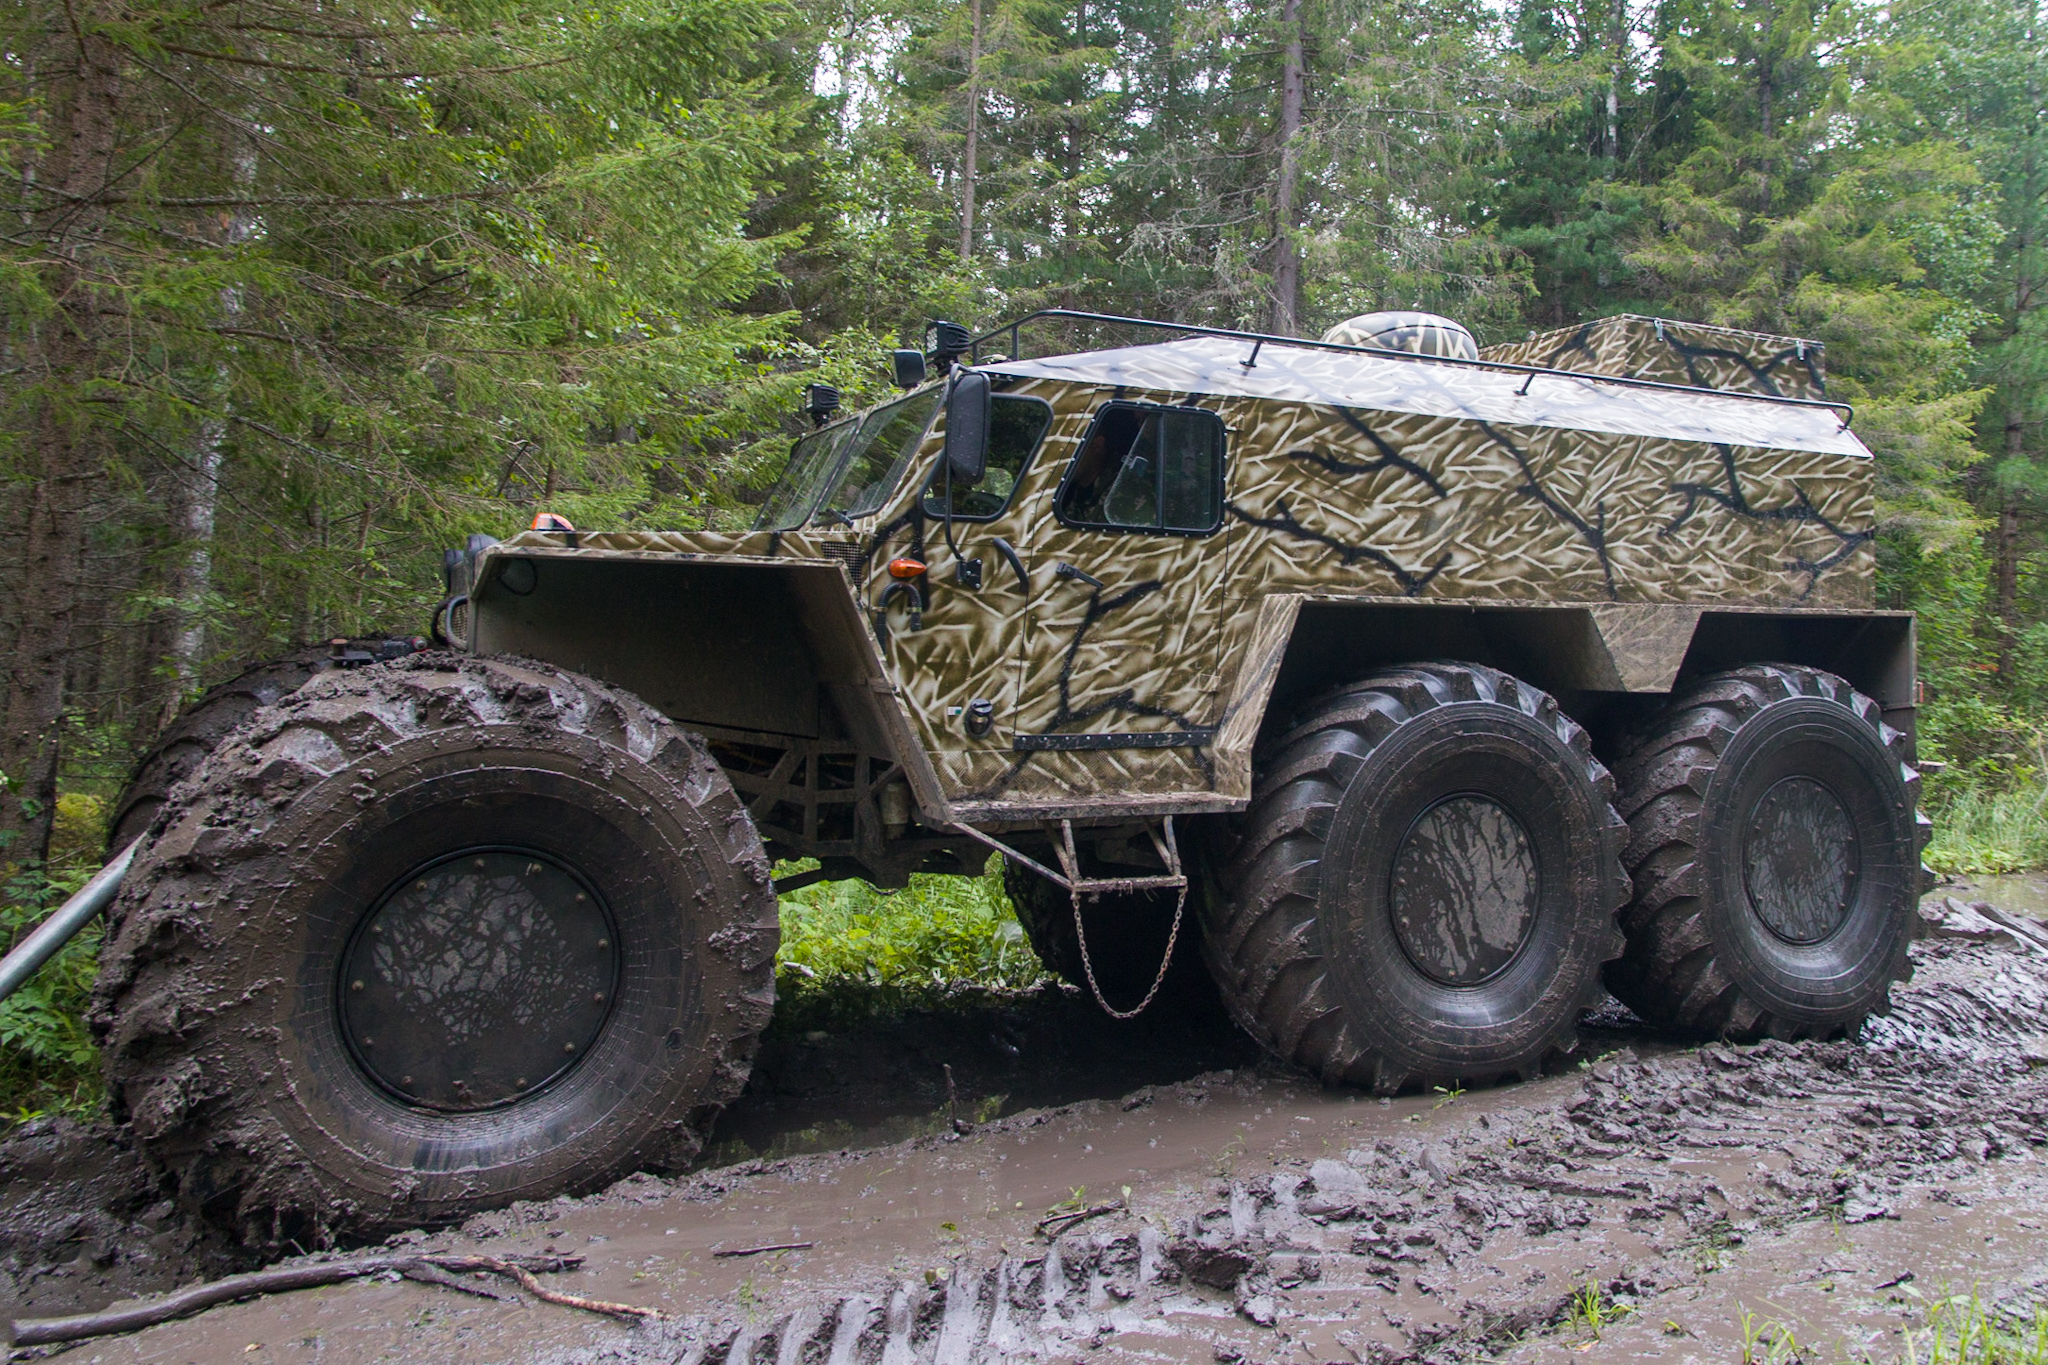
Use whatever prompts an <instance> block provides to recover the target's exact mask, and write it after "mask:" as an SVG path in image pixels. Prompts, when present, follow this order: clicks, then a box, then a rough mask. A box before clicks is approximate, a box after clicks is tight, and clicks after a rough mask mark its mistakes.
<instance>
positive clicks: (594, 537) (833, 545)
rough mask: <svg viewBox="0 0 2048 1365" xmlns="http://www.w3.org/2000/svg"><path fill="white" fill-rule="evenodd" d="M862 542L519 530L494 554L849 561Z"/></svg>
mask: <svg viewBox="0 0 2048 1365" xmlns="http://www.w3.org/2000/svg"><path fill="white" fill-rule="evenodd" d="M862 543H863V538H861V537H858V536H855V535H854V534H853V533H851V532H838V533H833V534H821V533H819V532H816V531H810V530H804V531H521V532H520V533H519V534H518V535H516V536H513V537H512V538H511V539H510V540H507V541H503V542H501V543H500V544H498V545H495V546H493V547H492V548H491V553H492V554H514V553H517V552H519V551H521V550H539V551H544V552H546V553H547V554H550V555H559V554H565V553H568V554H573V553H578V552H588V553H591V554H647V555H693V556H697V555H703V556H718V557H720V558H727V557H737V558H746V559H842V560H844V559H849V558H851V557H852V556H853V555H857V554H859V552H860V549H861V546H862Z"/></svg>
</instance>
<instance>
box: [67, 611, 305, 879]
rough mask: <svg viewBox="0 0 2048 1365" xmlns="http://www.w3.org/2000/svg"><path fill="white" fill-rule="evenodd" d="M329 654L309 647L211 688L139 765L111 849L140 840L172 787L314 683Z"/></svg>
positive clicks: (118, 804)
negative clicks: (260, 716) (269, 709)
mask: <svg viewBox="0 0 2048 1365" xmlns="http://www.w3.org/2000/svg"><path fill="white" fill-rule="evenodd" d="M328 654H329V647H328V646H326V645H320V646H308V647H307V648H305V649H297V650H293V651H292V652H291V653H290V654H287V655H285V656H284V657H283V658H279V659H271V660H268V661H266V662H264V663H260V664H255V665H253V666H251V667H249V668H247V669H244V670H243V671H242V672H241V673H239V674H237V675H236V676H235V677H233V678H230V679H228V680H227V681H226V682H224V683H222V684H220V685H219V686H218V687H211V688H208V689H207V690H206V692H205V693H203V694H202V695H201V696H200V698H199V699H198V700H197V701H195V702H193V703H192V704H191V705H190V706H187V707H186V708H185V709H184V710H182V711H180V712H179V713H178V714H177V715H176V716H175V717H173V718H172V720H171V723H170V724H169V725H167V726H165V727H164V731H163V733H162V734H160V735H158V736H157V739H156V743H155V744H153V745H151V746H150V749H149V752H148V753H146V754H144V755H143V756H142V761H141V762H139V763H137V764H136V765H135V771H134V773H133V774H131V775H130V776H129V778H128V785H127V787H126V788H125V789H123V791H122V792H121V795H120V798H119V799H118V800H117V801H115V802H114V818H113V820H112V821H111V822H110V823H109V824H108V826H107V851H108V852H109V853H114V852H117V851H119V850H121V849H123V848H126V847H127V846H128V845H129V844H130V843H131V842H133V841H134V840H136V839H138V838H140V837H141V836H142V833H143V831H144V830H146V829H148V828H149V822H150V821H151V820H153V819H155V818H156V813H157V811H158V810H159V809H161V808H162V806H163V804H164V798H165V797H166V796H168V795H169V794H170V790H171V788H172V787H174V786H176V785H177V784H178V783H180V782H182V781H184V780H185V779H186V778H187V777H190V776H191V775H192V770H193V769H194V768H197V767H198V766H199V765H200V763H201V762H203V761H204V760H205V758H206V756H207V755H208V754H210V753H212V752H213V751H214V750H215V749H216V748H218V747H219V745H220V742H221V741H222V740H224V739H226V738H227V737H228V735H229V734H230V733H231V732H233V730H234V729H235V727H236V726H238V725H240V724H241V723H242V722H243V721H246V720H247V719H249V717H251V716H253V715H255V714H256V712H257V711H258V710H260V709H261V708H263V707H265V706H275V705H276V704H277V703H278V702H280V701H282V700H284V698H286V697H289V696H290V695H291V694H292V693H294V692H296V691H298V690H299V689H300V688H301V687H304V686H305V685H306V684H307V683H308V682H310V681H312V679H313V677H314V675H315V674H317V673H320V672H322V671H323V670H324V669H325V668H326V667H327V662H328Z"/></svg>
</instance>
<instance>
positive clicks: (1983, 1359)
mask: <svg viewBox="0 0 2048 1365" xmlns="http://www.w3.org/2000/svg"><path fill="white" fill-rule="evenodd" d="M1900 1288H1901V1290H1902V1291H1904V1292H1905V1293H1906V1295H1907V1296H1908V1297H1911V1298H1918V1297H1920V1296H1919V1295H1918V1294H1916V1293H1913V1292H1912V1286H1911V1285H1902V1286H1900ZM1905 1337H1906V1344H1905V1350H1904V1352H1903V1353H1902V1359H1903V1360H1904V1361H1907V1362H1912V1365H2048V1308H2041V1307H2035V1308H2034V1310H2033V1313H2032V1316H2031V1318H2029V1317H2026V1316H2022V1315H2018V1314H2014V1315H2008V1316H2000V1315H1998V1314H1995V1313H1994V1312H1993V1311H1992V1310H1991V1308H1990V1307H1989V1306H1988V1305H1986V1304H1985V1302H1984V1300H1983V1299H1982V1297H1980V1296H1979V1295H1977V1294H1976V1293H1974V1292H1973V1293H1969V1294H1949V1295H1945V1296H1943V1297H1940V1298H1937V1299H1935V1300H1933V1301H1932V1302H1931V1303H1929V1304H1927V1306H1926V1315H1925V1318H1924V1319H1923V1321H1922V1322H1921V1323H1920V1325H1919V1326H1917V1327H1909V1328H1907V1329H1905Z"/></svg>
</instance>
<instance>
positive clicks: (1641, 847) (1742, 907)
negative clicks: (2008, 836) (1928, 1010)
mask: <svg viewBox="0 0 2048 1365" xmlns="http://www.w3.org/2000/svg"><path fill="white" fill-rule="evenodd" d="M1906 756H1907V748H1906V737H1905V736H1904V735H1902V734H1900V733H1899V732H1898V731H1896V730H1893V729H1892V728H1891V727H1890V726H1888V725H1886V724H1885V723H1884V720H1883V717H1882V714H1881V713H1880V711H1879V708H1878V705H1877V703H1876V702H1874V701H1872V700H1871V699H1870V698H1869V697H1866V696H1864V695H1862V694H1861V693H1859V692H1857V691H1856V690H1855V689H1854V688H1852V687H1850V686H1849V684H1848V683H1846V682H1844V681H1843V680H1842V679H1840V678H1837V677H1835V676H1834V675H1833V674H1830V673H1822V672H1820V671H1819V670H1817V669H1811V668H1801V667H1797V666H1794V665H1790V664H1757V665H1752V666H1750V667H1746V668H1738V669H1734V670H1732V671H1731V672H1727V673H1722V674H1718V675H1716V676H1713V677H1710V678H1706V679H1703V680H1702V681H1700V682H1699V683H1697V684H1696V685H1694V686H1693V687H1691V688H1689V689H1688V690H1687V691H1686V692H1685V693H1684V694H1683V695H1682V696H1680V697H1679V698H1678V699H1677V700H1675V701H1674V702H1672V704H1671V705H1670V706H1669V707H1668V708H1667V709H1666V710H1665V711H1664V712H1663V713H1662V714H1661V715H1659V716H1658V717H1657V718H1656V720H1655V721H1654V722H1652V723H1651V724H1650V725H1649V726H1648V727H1647V728H1646V729H1645V730H1644V731H1643V732H1642V733H1641V734H1640V735H1638V736H1637V737H1636V738H1635V739H1634V741H1633V742H1632V743H1631V744H1630V746H1629V748H1628V750H1627V752H1626V754H1625V755H1624V757H1623V758H1622V759H1621V761H1620V762H1619V763H1618V764H1617V770H1618V773H1619V778H1620V783H1621V790H1622V812H1623V814H1624V815H1625V816H1626V817H1627V819H1628V822H1629V844H1628V852H1627V854H1626V855H1625V861H1626V862H1627V864H1628V868H1629V873H1630V875H1631V877H1632V879H1633V882H1634V887H1635V894H1634V899H1633V900H1632V901H1631V902H1630V904H1629V907H1628V909H1627V910H1626V911H1624V912H1623V914H1622V927H1623V929H1624V930H1625V931H1626V933H1627V936H1628V949H1627V951H1626V952H1625V953H1624V955H1623V956H1622V958H1621V960H1620V961H1618V962H1616V963H1614V964H1613V965H1612V966H1611V967H1610V968H1609V969H1608V984H1609V986H1610V987H1611V989H1612V990H1613V991H1614V993H1615V995H1616V996H1618V997H1619V998H1620V999H1621V1000H1622V1001H1623V1003H1625V1004H1627V1005H1628V1006H1629V1008H1631V1009H1633V1010H1634V1011H1635V1012H1636V1013H1637V1014H1640V1015H1641V1016H1643V1018H1645V1019H1647V1020H1649V1021H1651V1022H1653V1023H1656V1024H1660V1025H1664V1026H1666V1027H1670V1028H1675V1029H1681V1030H1683V1031H1685V1032H1688V1033H1693V1034H1697V1035H1701V1036H1710V1037H1728V1038H1734V1039H1751V1038H1760V1037H1764V1036H1766V1035H1769V1036H1772V1037H1777V1038H1798V1037H1810V1036H1829V1035H1835V1034H1840V1033H1844V1032H1847V1031H1850V1030H1853V1029H1854V1028H1855V1027H1856V1026H1857V1025H1858V1024H1860V1023H1861V1022H1862V1020H1863V1019H1864V1018H1865V1017H1866V1016H1868V1015H1870V1014H1872V1013H1881V1012H1883V1011H1884V1010H1886V1009H1887V1008H1889V1004H1890V991H1891V984H1892V982H1894V981H1897V980H1901V979H1903V978H1904V977H1905V976H1906V975H1907V974H1908V971H1909V964H1908V962H1907V958H1906V948H1907V945H1908V944H1909V943H1910V942H1911V940H1912V935H1913V920H1914V913H1915V904H1916V902H1917V901H1918V899H1919V889H1920V850H1921V848H1922V847H1923V845H1924V844H1925V842H1926V833H1927V831H1928V829H1929V826H1928V825H1927V822H1926V821H1925V819H1924V818H1922V817H1921V816H1920V814H1919V811H1918V809H1917V805H1916V800H1917V797H1918V795H1919V784H1920V778H1919V774H1917V773H1916V772H1914V771H1913V769H1912V767H1911V765H1909V764H1908V763H1907V762H1906Z"/></svg>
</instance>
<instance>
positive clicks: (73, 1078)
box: [0, 793, 103, 1122]
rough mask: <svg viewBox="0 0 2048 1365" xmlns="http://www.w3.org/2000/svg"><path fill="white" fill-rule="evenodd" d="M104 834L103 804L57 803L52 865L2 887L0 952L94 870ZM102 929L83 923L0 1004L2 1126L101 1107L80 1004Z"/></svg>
mask: <svg viewBox="0 0 2048 1365" xmlns="http://www.w3.org/2000/svg"><path fill="white" fill-rule="evenodd" d="M102 837H103V832H102V807H101V803H100V802H98V801H96V800H94V799H92V798H89V797H79V796H75V795H71V794H68V793H67V794H66V795H65V796H63V797H62V798H61V799H60V800H59V802H58V812H57V842H56V844H55V846H54V847H53V850H52V851H53V856H54V859H55V861H54V862H53V864H52V865H51V866H50V867H48V868H45V867H41V866H26V867H17V868H15V869H14V870H13V871H12V873H11V874H10V875H8V877H7V878H6V880H5V882H4V883H0V950H12V949H13V948H14V946H15V945H16V944H17V943H19V942H20V941H21V940H22V939H23V938H25V937H26V936H27V935H28V933H29V931H30V930H32V929H34V928H35V927H36V925H38V924H40V923H41V922H42V921H43V919H44V918H45V917H46V916H48V914H49V913H50V911H52V910H54V909H56V908H57V906H59V905H61V904H63V903H64V900H65V899H66V898H67V897H69V896H70V895H71V894H72V893H74V892H75V891H77V890H78V889H79V888H80V887H81V886H84V885H85V883H86V881H87V880H88V879H90V878H91V876H92V874H93V873H94V872H95V871H97V870H98V864H97V861H96V860H95V859H94V858H93V857H92V854H91V852H89V851H88V850H97V848H98V847H99V841H100V839H101V838H102ZM100 934H101V927H100V923H99V922H98V921H94V922H93V923H92V924H89V925H87V926H86V927H85V928H84V929H83V930H81V931H80V932H79V934H78V936H77V937H75V938H73V939H72V940H71V942H70V943H68V944H66V945H65V946H64V949H63V950H62V951H61V952H59V953H58V954H57V956H56V957H54V958H52V959H51V960H50V961H49V962H48V963H46V964H45V965H44V966H43V969H42V970H41V971H39V972H37V973H36V975H35V976H34V977H32V978H30V980H29V981H28V983H27V984H26V985H24V986H23V987H22V988H21V989H20V990H18V991H16V992H15V993H14V994H13V995H11V996H9V997H8V998H7V999H6V1000H5V1001H0V1122H15V1121H19V1120H22V1119H26V1118H33V1117H34V1116H36V1115H37V1114H41V1113H48V1112H63V1113H71V1114H79V1115H84V1114H90V1113H93V1112H95V1111H97V1110H98V1108H99V1104H100V1096H101V1090H100V1069H99V1051H98V1049H97V1048H96V1047H95V1046H94V1044H93V1041H92V1036H91V1035H90V1033H88V1032H87V1030H86V1027H85V1006H86V1002H87V999H88V998H89V997H90V996H91V994H92V983H93V975H94V973H95V971H96V970H97V968H98V964H99V944H100Z"/></svg>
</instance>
